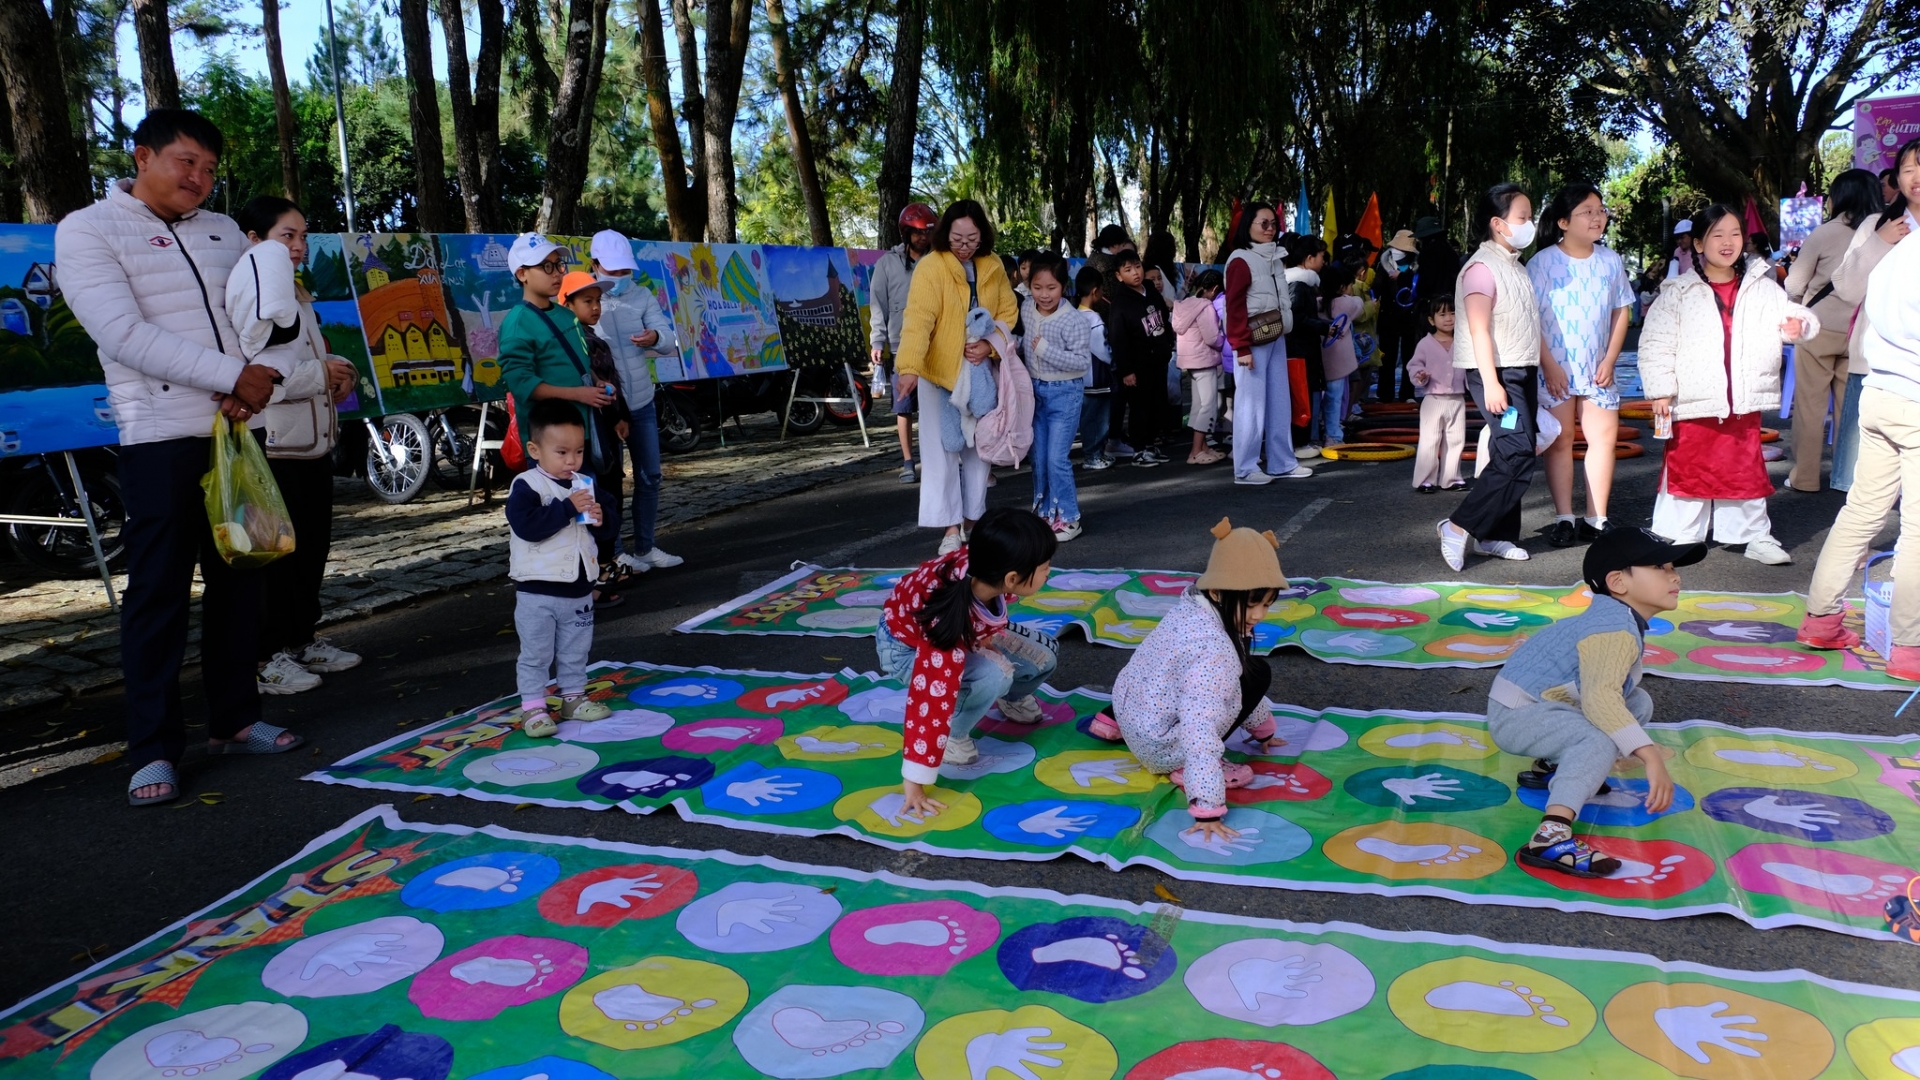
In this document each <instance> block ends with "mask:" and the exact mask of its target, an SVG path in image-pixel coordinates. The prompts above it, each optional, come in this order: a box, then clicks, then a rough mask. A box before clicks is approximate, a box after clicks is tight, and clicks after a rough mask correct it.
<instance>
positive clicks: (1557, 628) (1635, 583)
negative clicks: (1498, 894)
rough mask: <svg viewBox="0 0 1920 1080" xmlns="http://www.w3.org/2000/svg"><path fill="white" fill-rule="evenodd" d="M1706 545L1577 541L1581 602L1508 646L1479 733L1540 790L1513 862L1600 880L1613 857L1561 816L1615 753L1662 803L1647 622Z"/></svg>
mask: <svg viewBox="0 0 1920 1080" xmlns="http://www.w3.org/2000/svg"><path fill="white" fill-rule="evenodd" d="M1706 555H1707V545H1706V544H1704V543H1700V544H1670V543H1668V542H1667V541H1665V540H1663V539H1661V538H1660V537H1658V536H1656V535H1654V534H1653V533H1652V532H1650V531H1648V530H1646V529H1624V528H1623V529H1612V530H1609V531H1608V532H1606V533H1603V534H1602V535H1601V536H1600V537H1599V538H1598V539H1596V540H1594V542H1593V545H1592V546H1591V547H1589V548H1587V557H1586V562H1585V564H1584V565H1583V567H1582V576H1583V577H1585V578H1586V582H1587V587H1588V588H1590V589H1592V590H1593V603H1592V605H1590V606H1589V607H1588V608H1587V610H1585V611H1583V612H1581V613H1580V614H1579V615H1576V616H1574V617H1573V618H1571V619H1566V620H1564V621H1561V622H1557V623H1554V624H1553V625H1551V626H1548V627H1545V628H1544V629H1542V630H1541V631H1540V632H1539V633H1537V634H1535V635H1534V636H1532V637H1530V638H1528V639H1527V640H1526V643H1525V644H1523V645H1521V646H1520V648H1518V649H1516V650H1515V651H1514V654H1513V656H1512V657H1511V658H1509V659H1508V660H1507V663H1506V666H1505V667H1503V668H1501V670H1500V674H1499V675H1498V676H1496V677H1495V678H1494V680H1493V688H1492V690H1490V691H1489V692H1488V694H1487V699H1488V700H1487V731H1488V733H1489V734H1491V735H1492V736H1493V741H1494V743H1496V744H1497V745H1498V746H1499V747H1500V749H1502V750H1505V751H1506V752H1507V753H1509V754H1521V755H1525V756H1530V757H1533V758H1535V759H1536V760H1535V761H1534V763H1533V769H1532V770H1531V771H1528V772H1523V773H1521V774H1520V776H1519V778H1518V779H1519V782H1520V785H1521V786H1522V787H1530V788H1546V789H1547V792H1548V794H1547V812H1546V816H1545V817H1543V818H1541V820H1540V827H1539V828H1538V829H1536V830H1534V833H1533V839H1531V840H1529V841H1527V843H1526V846H1524V847H1522V848H1521V849H1520V850H1519V852H1518V853H1517V854H1516V855H1515V858H1517V859H1519V861H1520V862H1522V863H1524V864H1525V865H1527V866H1537V867H1541V868H1543V869H1547V870H1558V871H1560V872H1561V873H1563V874H1572V875H1573V876H1575V877H1583V878H1596V877H1606V876H1607V875H1608V874H1611V873H1613V872H1614V871H1615V870H1618V869H1620V860H1618V859H1616V858H1613V857H1612V856H1610V855H1608V854H1606V853H1605V852H1602V851H1596V850H1595V849H1593V848H1592V847H1590V846H1588V845H1587V843H1586V842H1585V841H1584V840H1581V839H1579V838H1577V837H1575V836H1574V835H1573V819H1574V818H1576V817H1578V816H1580V809H1581V807H1582V806H1584V805H1585V804H1586V802H1587V800H1589V799H1591V798H1593V797H1594V796H1595V795H1597V794H1605V793H1606V792H1607V791H1608V790H1609V789H1608V787H1607V773H1608V772H1609V771H1610V770H1611V769H1612V768H1613V767H1614V763H1615V762H1616V761H1618V760H1620V759H1623V758H1624V759H1638V761H1639V762H1640V763H1642V764H1644V765H1645V766H1646V770H1647V802H1646V804H1647V809H1648V810H1649V811H1652V812H1653V813H1656V814H1657V813H1660V812H1661V811H1663V810H1665V809H1667V807H1668V806H1669V805H1671V804H1672V802H1673V780H1672V779H1671V778H1670V777H1668V775H1667V765H1666V759H1667V756H1668V752H1667V750H1666V748H1664V747H1661V746H1657V745H1655V744H1654V741H1653V740H1652V739H1650V738H1648V737H1647V733H1646V731H1645V730H1644V727H1643V725H1645V724H1646V723H1647V722H1648V721H1650V720H1651V719H1652V718H1653V699H1652V698H1651V697H1649V696H1647V692H1646V691H1645V690H1643V689H1641V687H1640V677H1641V674H1642V672H1641V667H1640V657H1641V653H1642V651H1643V649H1644V644H1643V642H1644V640H1645V637H1646V633H1647V620H1649V619H1651V618H1653V617H1654V616H1655V615H1658V614H1660V613H1661V612H1663V611H1672V610H1673V609H1674V606H1675V605H1677V604H1678V603H1679V602H1680V571H1679V570H1678V569H1676V568H1677V567H1681V566H1692V565H1693V564H1694V563H1697V562H1699V561H1700V560H1701V559H1703V558H1705V557H1706Z"/></svg>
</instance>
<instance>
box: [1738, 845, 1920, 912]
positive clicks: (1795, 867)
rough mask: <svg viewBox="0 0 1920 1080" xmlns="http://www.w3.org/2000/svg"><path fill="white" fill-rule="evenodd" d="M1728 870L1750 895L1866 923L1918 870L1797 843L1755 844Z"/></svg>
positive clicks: (1745, 848) (1741, 850)
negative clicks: (1863, 919)
mask: <svg viewBox="0 0 1920 1080" xmlns="http://www.w3.org/2000/svg"><path fill="white" fill-rule="evenodd" d="M1726 866H1727V873H1728V875H1729V876H1731V877H1732V878H1733V880H1734V882H1735V883H1736V884H1738V885H1739V886H1740V887H1741V888H1743V889H1746V890H1747V891H1749V892H1757V893H1766V894H1768V895H1771V896H1784V897H1786V898H1787V899H1788V900H1792V901H1795V902H1796V903H1801V904H1806V905H1808V906H1809V907H1817V908H1825V909H1827V910H1828V911H1836V912H1839V913H1840V914H1842V915H1857V916H1862V917H1867V918H1877V917H1879V916H1880V915H1881V914H1882V912H1881V906H1882V905H1884V904H1885V903H1886V902H1887V898H1888V897H1892V896H1898V895H1901V894H1903V893H1905V892H1906V889H1907V883H1908V882H1909V881H1912V880H1913V878H1914V871H1912V870H1910V869H1908V868H1906V867H1904V866H1899V865H1896V864H1894V863H1890V862H1881V861H1880V860H1879V859H1869V858H1867V857H1866V856H1865V855H1855V854H1852V853H1850V852H1845V851H1833V850H1830V849H1826V848H1805V847H1800V846H1799V845H1797V844H1751V845H1749V846H1747V847H1744V848H1741V849H1740V851H1739V852H1738V853H1736V854H1735V855H1734V856H1733V858H1731V859H1728V860H1727V863H1726Z"/></svg>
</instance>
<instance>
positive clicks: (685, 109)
mask: <svg viewBox="0 0 1920 1080" xmlns="http://www.w3.org/2000/svg"><path fill="white" fill-rule="evenodd" d="M687 4H688V0H672V6H671V8H670V9H669V10H671V11H672V12H673V36H674V40H675V41H676V42H677V43H678V45H679V47H680V114H681V116H680V118H681V119H682V120H685V121H686V122H687V138H688V140H689V141H691V142H692V143H693V160H692V161H691V162H689V165H690V166H691V180H692V184H693V200H692V201H693V204H694V206H695V208H696V210H695V212H696V213H697V214H698V216H699V219H700V225H699V228H698V234H699V235H704V234H705V233H706V231H707V152H706V138H707V98H706V95H705V94H703V93H701V91H700V47H699V44H698V43H697V42H696V40H695V38H694V33H693V31H694V27H693V13H692V12H691V11H689V10H688V8H687Z"/></svg>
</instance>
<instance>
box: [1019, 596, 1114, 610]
mask: <svg viewBox="0 0 1920 1080" xmlns="http://www.w3.org/2000/svg"><path fill="white" fill-rule="evenodd" d="M1103 595H1105V594H1103V593H1094V592H1052V591H1047V592H1041V593H1038V594H1035V595H1033V596H1029V597H1027V598H1026V599H1024V600H1022V601H1020V604H1019V606H1020V608H1021V609H1022V610H1023V611H1024V610H1025V609H1029V608H1031V609H1032V610H1035V611H1045V612H1059V611H1085V610H1087V609H1088V608H1090V607H1092V606H1093V605H1094V603H1095V602H1097V601H1098V600H1099V599H1100V597H1101V596H1103Z"/></svg>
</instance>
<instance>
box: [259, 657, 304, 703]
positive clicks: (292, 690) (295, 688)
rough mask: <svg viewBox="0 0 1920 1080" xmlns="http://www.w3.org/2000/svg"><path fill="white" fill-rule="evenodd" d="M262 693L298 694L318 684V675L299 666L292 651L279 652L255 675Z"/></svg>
mask: <svg viewBox="0 0 1920 1080" xmlns="http://www.w3.org/2000/svg"><path fill="white" fill-rule="evenodd" d="M255 681H256V682H257V683H258V684H259V687H260V692H261V693H263V694H298V693H300V692H301V691H303V690H311V689H313V688H314V687H316V686H319V685H320V676H318V675H315V674H314V673H313V672H311V671H308V670H307V669H306V668H303V667H301V666H300V661H298V660H295V659H294V658H293V654H292V653H286V652H279V653H274V654H273V659H271V660H269V661H267V666H266V667H264V668H261V669H260V674H259V675H258V676H256V677H255Z"/></svg>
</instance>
